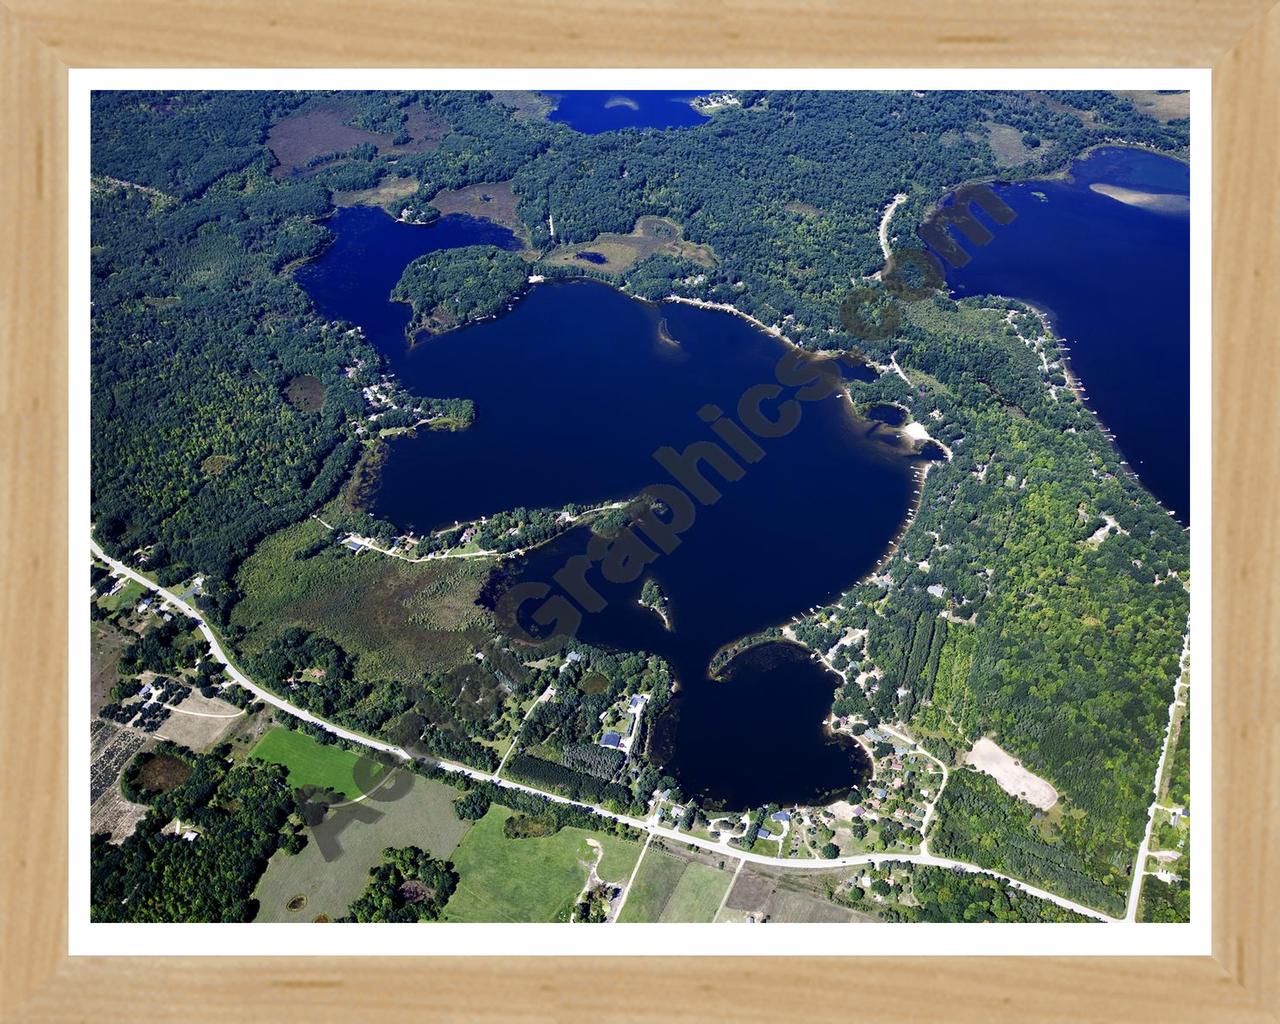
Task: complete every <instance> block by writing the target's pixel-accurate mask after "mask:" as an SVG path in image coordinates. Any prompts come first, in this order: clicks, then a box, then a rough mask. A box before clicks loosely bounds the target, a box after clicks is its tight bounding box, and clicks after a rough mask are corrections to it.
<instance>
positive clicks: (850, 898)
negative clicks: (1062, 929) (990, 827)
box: [830, 861, 1088, 924]
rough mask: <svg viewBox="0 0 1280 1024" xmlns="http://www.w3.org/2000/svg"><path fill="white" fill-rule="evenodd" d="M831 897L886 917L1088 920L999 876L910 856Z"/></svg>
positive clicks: (872, 869)
mask: <svg viewBox="0 0 1280 1024" xmlns="http://www.w3.org/2000/svg"><path fill="white" fill-rule="evenodd" d="M830 897H831V898H832V899H834V900H835V901H836V902H837V903H842V904H845V905H846V906H849V907H852V908H853V909H855V910H859V911H862V912H863V913H874V914H876V915H877V916H878V917H879V918H881V920H884V921H889V922H891V923H896V922H911V921H926V922H936V923H951V922H965V923H971V924H973V923H981V922H989V921H990V922H1003V923H1017V922H1021V923H1049V922H1052V923H1057V922H1072V923H1078V922H1083V921H1087V920H1088V919H1087V918H1084V917H1081V916H1080V915H1079V914H1077V913H1075V912H1074V911H1071V910H1067V909H1066V908H1065V907H1060V906H1058V905H1057V904H1056V903H1052V902H1050V901H1049V900H1042V899H1037V898H1036V897H1034V896H1030V895H1028V894H1027V893H1025V892H1021V891H1020V890H1018V889H1015V888H1013V886H1011V885H1008V884H1007V883H1005V882H1002V881H1001V880H1000V879H998V878H991V877H989V876H987V875H977V874H971V873H969V872H966V871H956V870H952V869H949V868H935V867H931V866H929V865H926V864H914V863H912V862H910V861H888V862H886V863H884V864H880V865H877V866H875V867H869V868H867V869H866V873H865V874H864V875H863V876H861V878H860V880H859V883H857V884H853V885H851V886H848V887H840V888H833V889H832V890H831V893H830ZM875 897H880V899H881V900H883V902H878V901H877V900H876V899H875Z"/></svg>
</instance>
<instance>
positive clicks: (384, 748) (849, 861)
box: [89, 538, 1132, 924]
mask: <svg viewBox="0 0 1280 1024" xmlns="http://www.w3.org/2000/svg"><path fill="white" fill-rule="evenodd" d="M89 545H90V548H91V549H92V551H93V554H94V557H96V558H98V559H99V560H100V561H102V562H103V563H105V564H106V565H109V566H110V567H111V568H112V569H113V570H115V571H116V572H117V573H119V574H122V575H124V576H127V577H128V578H129V579H131V580H135V581H136V582H138V583H140V584H142V585H143V586H144V587H146V588H147V589H148V590H152V591H154V592H155V593H157V594H159V595H160V597H161V598H162V599H163V600H164V601H165V603H166V604H168V605H170V606H171V607H173V608H175V609H177V610H178V611H180V612H182V614H183V615H186V616H187V617H188V618H191V619H194V620H195V621H196V623H197V626H198V628H199V630H200V632H201V633H202V634H203V635H204V637H205V639H206V640H208V641H209V650H210V653H211V654H212V655H213V657H214V658H216V659H217V660H218V661H219V662H220V663H221V664H222V665H223V666H224V667H225V668H226V671H227V675H228V676H230V677H231V679H232V680H234V681H235V683H236V684H237V685H239V686H242V687H244V688H245V689H246V690H248V691H249V692H250V693H252V694H253V695H254V696H255V697H256V698H257V699H259V700H261V701H262V702H263V703H265V704H270V705H271V706H272V707H274V708H277V709H279V710H280V711H283V712H284V713H285V714H288V715H291V716H293V717H294V718H296V719H298V720H299V721H303V722H308V723H310V724H311V725H314V726H317V727H318V728H321V729H324V730H325V731H327V732H330V733H332V734H333V735H334V736H337V737H339V738H341V739H344V740H347V741H348V742H351V743H358V744H360V745H361V746H364V747H367V748H369V749H371V750H377V751H381V752H382V753H385V754H390V755H391V756H393V757H396V758H399V759H400V760H402V761H412V760H414V756H413V755H412V754H410V753H409V752H408V751H407V750H405V749H404V748H402V747H398V746H396V745H395V744H392V743H385V742H383V741H382V740H377V739H374V738H372V737H370V736H365V735H363V734H361V733H357V732H352V731H351V730H349V729H344V728H342V726H340V725H335V724H334V723H332V722H329V721H326V720H325V719H323V718H318V717H317V716H315V715H313V714H311V712H309V711H307V710H305V709H304V708H300V707H297V706H296V705H293V704H290V703H289V702H288V701H287V700H285V699H284V698H282V697H279V696H277V695H276V694H274V693H272V692H271V691H270V690H267V689H265V688H263V687H261V686H259V685H258V684H257V683H255V682H254V681H253V680H252V679H250V678H249V677H248V676H247V675H245V674H244V673H243V672H241V671H240V670H239V669H238V668H236V666H235V665H234V664H233V663H232V662H231V659H230V658H229V657H228V656H227V653H226V651H225V650H224V649H223V647H222V643H221V642H220V641H219V639H218V637H217V635H216V634H215V633H214V631H213V629H212V628H211V627H210V626H209V624H208V623H207V622H206V621H205V619H204V616H203V615H201V614H200V612H199V611H198V610H197V609H196V608H195V607H193V606H192V605H190V604H188V603H187V602H186V601H183V600H182V599H181V598H179V597H178V596H177V595H176V594H174V593H173V592H172V591H170V590H167V589H166V588H164V587H162V586H160V585H159V584H158V583H155V582H153V581H151V580H149V579H147V577H145V576H143V575H141V574H140V573H138V572H136V571H135V570H133V569H131V568H129V567H128V566H127V565H125V564H124V563H123V562H119V561H117V560H116V559H114V558H112V557H111V556H110V555H108V554H107V553H106V552H105V551H103V550H102V548H101V547H100V546H99V545H98V543H97V541H95V540H94V539H93V538H90V540H89ZM432 761H433V763H435V764H437V765H438V766H439V767H440V768H442V769H443V770H444V771H447V772H454V773H457V774H459V775H465V776H467V777H469V778H472V779H477V780H480V781H484V782H491V783H493V784H494V785H495V786H497V787H498V788H500V789H513V790H521V791H523V792H526V793H532V794H533V795H535V796H539V797H542V798H543V799H546V800H551V801H553V802H555V803H561V804H572V805H574V806H577V807H586V808H587V809H588V810H590V811H592V812H594V813H595V814H598V815H600V816H601V817H603V818H609V819H612V820H613V821H618V822H621V823H623V824H625V825H629V826H631V827H632V828H634V829H636V830H638V831H641V832H645V833H648V835H649V836H650V837H651V838H652V837H654V836H657V837H660V838H663V839H669V840H671V841H672V842H676V843H684V844H686V845H689V846H696V847H698V848H700V849H703V850H710V851H712V852H715V853H722V854H724V855H725V856H727V857H733V858H734V859H737V860H743V861H750V862H751V863H753V864H761V865H766V866H769V867H776V868H787V869H789V870H797V871H823V870H831V869H834V868H848V867H859V866H866V865H869V866H876V865H880V864H886V863H890V862H895V861H897V862H908V863H912V864H927V865H930V866H932V867H939V868H950V869H954V870H958V871H964V872H966V873H968V874H973V875H987V876H989V877H992V878H998V879H1000V880H1001V881H1002V882H1004V883H1005V884H1006V885H1009V886H1011V887H1012V888H1015V889H1018V890H1020V891H1022V892H1025V893H1027V894H1028V895H1031V896H1035V897H1037V898H1038V899H1042V900H1048V901H1049V902H1051V903H1056V904H1057V905H1058V906H1060V907H1064V908H1065V909H1067V910H1071V911H1074V912H1075V913H1077V914H1080V915H1082V916H1084V917H1088V918H1091V919H1093V920H1095V921H1104V922H1107V923H1109V924H1113V923H1118V922H1119V921H1120V919H1118V918H1114V917H1110V916H1108V915H1106V914H1104V913H1102V912H1101V911H1099V910H1095V909H1094V908H1092V907H1086V906H1084V905H1083V904H1080V903H1076V902H1074V901H1073V900H1069V899H1066V898H1065V897H1062V896H1058V895H1057V894H1055V893H1052V892H1049V891H1047V890H1045V889H1040V888H1038V887H1036V886H1034V885H1030V884H1028V883H1027V882H1024V881H1022V880H1021V879H1018V878H1013V877H1011V876H1009V875H1005V874H1001V873H1000V872H998V871H992V870H991V869H990V868H984V867H981V866H979V865H977V864H969V863H966V862H964V861H958V860H951V859H950V858H948V857H937V856H934V855H933V854H930V853H927V852H922V853H865V854H857V855H855V856H850V857H834V858H831V859H829V860H822V859H816V858H815V859H812V860H788V859H787V858H784V857H767V856H765V855H764V854H760V853H752V852H751V851H750V850H742V849H739V848H737V847H734V846H730V845H729V844H728V843H727V842H714V841H712V840H710V839H702V838H700V837H698V836H691V835H687V834H686V833H683V832H678V831H676V830H675V829H670V828H664V827H662V826H661V825H657V824H655V823H654V822H652V821H647V820H644V819H641V818H633V817H631V816H630V815H626V814H618V813H615V812H614V811H610V810H608V809H607V808H604V807H599V806H596V805H592V804H583V803H581V802H580V801H577V800H570V799H569V798H568V797H563V796H559V795H558V794H556V793H548V792H546V791H544V790H541V789H536V788H534V787H533V786H526V785H524V784H523V783H519V782H512V781H510V780H509V779H500V778H498V776H497V775H494V774H491V773H489V772H484V771H480V770H479V769H476V768H469V767H467V766H466V765H462V764H455V763H453V762H450V761H441V760H439V759H438V758H434V757H433V758H432ZM930 809H931V810H932V808H930ZM925 849H926V850H927V847H925ZM1130 920H1132V918H1130Z"/></svg>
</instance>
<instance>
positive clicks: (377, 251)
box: [72, 72, 1207, 944]
mask: <svg viewBox="0 0 1280 1024" xmlns="http://www.w3.org/2000/svg"><path fill="white" fill-rule="evenodd" d="M553 78H554V76H553V75H551V74H550V73H548V75H547V84H548V85H549V86H554V85H555V82H554V81H553V80H552V79H553ZM700 84H706V85H708V86H712V87H714V86H716V85H717V82H716V81H715V79H714V73H713V72H709V73H708V79H707V81H706V82H705V83H700ZM89 143H90V145H89V164H90V180H89V181H83V179H81V180H80V181H79V182H78V183H77V182H75V181H74V180H73V187H75V188H81V189H87V190H88V192H89V199H88V201H87V203H86V206H87V208H88V210H89V218H90V220H89V249H90V251H89V252H88V253H84V252H83V251H82V252H81V253H80V254H79V255H80V260H79V263H80V265H82V266H83V267H85V268H86V270H87V273H88V276H89V285H88V298H89V304H88V308H89V314H88V315H89V320H90V322H89V325H88V337H89V351H88V352H87V353H84V355H83V357H82V361H84V362H87V363H88V365H89V380H90V384H89V394H90V396H91V401H90V409H89V410H88V412H89V430H88V435H89V438H90V441H89V444H90V454H89V465H90V468H91V484H90V491H91V494H90V519H91V522H90V523H88V524H86V525H85V526H82V527H80V528H78V529H79V530H80V531H83V530H84V529H86V528H87V529H88V531H89V536H87V537H85V538H84V540H83V541H78V542H76V541H74V540H73V543H87V546H88V548H89V551H88V555H89V582H90V585H91V586H90V593H89V603H88V615H87V618H88V620H89V622H88V623H87V624H84V625H82V626H81V627H80V632H81V634H83V632H84V631H85V629H86V626H87V630H88V632H89V634H90V639H89V645H88V648H89V657H88V660H87V663H86V664H85V667H84V671H85V674H86V675H87V678H86V679H82V680H80V681H79V682H78V684H77V685H79V686H80V687H82V688H81V689H80V690H79V691H78V692H79V694H80V697H79V698H78V699H77V700H76V702H75V704H74V706H73V721H72V739H73V742H76V743H80V744H84V743H87V745H88V758H87V761H88V765H89V778H87V779H85V778H82V777H80V778H78V779H76V780H74V781H73V788H74V786H80V787H81V789H82V791H87V807H88V810H87V819H88V820H85V819H84V817H75V818H73V820H72V829H73V831H74V832H76V833H78V834H80V835H81V836H82V837H83V834H84V829H86V828H87V829H89V835H90V837H91V838H89V840H88V846H89V863H88V864H87V865H86V870H87V871H88V873H89V884H88V887H87V891H88V896H89V906H88V907H85V908H84V912H85V916H86V918H87V920H88V921H89V922H92V923H175V924H176V923H188V922H218V923H231V922H239V923H247V922H253V923H294V924H308V925H310V924H317V925H318V924H323V923H329V922H333V923H339V922H346V923H368V922H400V923H439V924H442V925H445V924H448V923H451V922H471V923H484V924H495V925H496V924H510V923H526V922H529V923H543V924H552V923H562V924H589V923H592V924H607V925H615V924H620V925H626V924H629V923H645V922H647V923H663V924H672V923H684V924H693V923H701V924H707V925H712V924H728V923H739V924H742V923H752V924H777V923H781V924H786V923H802V922H808V923H829V924H832V925H841V924H843V925H853V924H865V925H869V926H870V925H877V924H890V925H892V924H911V923H969V924H976V923H991V924H1029V923H1039V924H1046V923H1055V924H1056V923H1060V924H1069V923H1071V924H1121V925H1124V924H1135V923H1146V922H1160V923H1166V924H1168V923H1188V922H1190V920H1191V902H1192V901H1191V856H1190V847H1191V842H1190V836H1191V808H1190V793H1191V757H1190V744H1191V729H1190V682H1191V648H1192V644H1191V632H1190V605H1191V533H1190V529H1191V514H1190V513H1191V507H1192V494H1193V492H1194V490H1195V489H1194V488H1193V485H1192V474H1191V448H1192V430H1191V402H1190V400H1189V394H1190V388H1191V383H1192V371H1191V365H1192V359H1191V315H1190V296H1191V291H1192V274H1191V232H1190V221H1191V211H1190V206H1191V203H1190V181H1191V157H1190V151H1191V150H1190V147H1191V116H1190V94H1189V93H1188V92H1186V91H1181V92H1174V91H1165V90H1148V91H1028V90H1006V91H972V90H959V89H948V90H914V91H913V90H902V91H872V90H861V89H859V90H809V91H778V90H773V91H762V90H754V91H753V90H730V89H723V88H708V89H694V90H687V91H656V90H652V89H640V90H630V91H626V90H621V91H584V90H575V91H559V90H556V89H553V88H552V89H548V90H546V91H532V90H529V91H513V90H493V91H460V90H445V91H413V90H404V91H389V90H376V91H346V90H334V91H323V92H321V91H285V90H274V91H272V90H259V91H250V90H237V89H230V90H228V89H219V90H211V91H195V90H168V91H137V90H98V91H95V92H93V93H92V99H91V104H90V123H89ZM1197 188H1199V186H1197ZM80 195H81V196H82V197H83V196H84V192H83V191H82V192H81V193H80ZM1197 209H1199V207H1197ZM85 257H87V259H86V258H85ZM72 266H73V268H75V267H76V266H77V256H76V253H74V252H73V253H72ZM1196 507H1197V514H1199V507H1200V506H1199V504H1198V503H1197V506H1196ZM1206 521H1207V520H1206ZM79 535H80V536H83V533H80V534H79ZM84 554H85V553H84V549H82V548H77V550H75V551H74V564H77V565H79V564H83V563H82V562H81V561H80V559H82V558H83V557H84ZM1197 566H1198V571H1199V563H1197ZM1197 583H1198V585H1199V584H1205V583H1207V580H1199V581H1197ZM76 589H78V588H76ZM83 600H84V595H83V591H79V593H78V594H76V595H73V598H72V601H73V606H74V607H73V614H76V615H82V614H83V605H82V604H81V603H80V602H82V601H83ZM83 621H84V620H83V619H81V622H82V623H83ZM1199 635H1200V633H1199V632H1197V636H1199ZM1206 681H1207V680H1206ZM86 697H87V699H88V707H87V708H86V707H85V706H84V703H83V702H84V700H85V699H86ZM1206 699H1207V698H1206ZM1205 708H1206V710H1207V704H1206V706H1205ZM86 715H87V721H86ZM86 727H87V730H88V734H87V736H86V734H85V729H86ZM1199 729H1200V725H1199V720H1197V730H1198V731H1199ZM1205 767H1206V768H1207V764H1206V765H1205ZM1199 770H1200V769H1199V766H1198V767H1197V771H1199ZM76 774H77V775H80V773H79V772H77V773H76ZM1202 810H1205V811H1207V806H1206V807H1205V808H1202ZM1197 913H1199V912H1197ZM187 931H189V929H188V930H187ZM245 931H246V932H252V933H253V934H254V935H258V934H265V931H260V930H258V929H245ZM321 931H324V932H325V933H326V934H329V933H333V932H343V931H344V930H343V929H322V930H321ZM353 931H354V929H353ZM369 931H370V930H368V929H363V930H359V935H360V936H362V937H363V936H367V935H368V934H369ZM373 931H375V932H376V931H377V930H376V929H374V930H373ZM411 931H412V934H415V935H416V934H419V933H420V931H419V930H411ZM427 931H428V932H430V931H431V930H430V929H428V930H427ZM445 931H448V932H450V934H452V935H456V934H458V933H462V932H466V931H467V930H466V929H453V930H450V929H445ZM625 931H626V930H625V929H624V932H625ZM631 931H632V932H633V933H638V932H643V931H644V930H643V929H633V930H631ZM771 931H774V930H765V931H764V932H759V931H757V930H748V931H747V932H744V934H749V935H752V936H754V935H756V934H766V933H769V932H771ZM778 931H779V934H781V931H780V930H778ZM925 931H928V929H926V930H925ZM977 931H979V932H981V934H983V935H985V934H987V932H988V930H987V929H978V930H977ZM996 931H997V932H999V931H1000V930H998V929H997V930H996ZM1051 931H1052V932H1053V934H1055V935H1056V934H1058V933H1059V930H1058V929H1052V930H1051ZM1067 931H1068V932H1071V933H1076V934H1081V935H1084V934H1094V933H1095V932H1096V929H1095V930H1085V931H1083V932H1082V931H1079V930H1071V929H1068V930H1067ZM1159 931H1160V929H1150V928H1146V929H1136V930H1135V932H1134V934H1151V933H1153V932H1159ZM553 932H554V934H556V935H559V934H562V933H561V932H560V931H559V930H553ZM886 932H888V933H896V932H897V930H896V929H892V928H889V929H884V928H881V929H879V931H878V932H861V933H860V934H863V935H870V936H873V937H874V935H876V934H883V933H886ZM307 934H310V931H308V932H307ZM397 934H400V933H399V932H397ZM434 934H437V935H442V934H443V932H435V933H434ZM572 934H575V935H576V934H577V933H576V932H573V933H572ZM584 934H587V933H584ZM590 934H597V933H590ZM609 934H612V933H609ZM699 934H708V935H717V934H718V935H732V934H734V932H733V930H729V929H717V930H714V931H712V932H706V933H702V932H699ZM822 934H824V935H825V934H827V932H826V931H825V930H824V931H823V932H822ZM919 934H920V930H919V929H913V930H911V936H912V938H913V939H914V938H915V937H917V936H918V935H919ZM1013 934H1017V933H1016V932H1014V933H1013ZM710 941H711V943H712V944H714V942H715V939H714V938H712V939H711V940H710ZM872 941H874V938H873V940H872Z"/></svg>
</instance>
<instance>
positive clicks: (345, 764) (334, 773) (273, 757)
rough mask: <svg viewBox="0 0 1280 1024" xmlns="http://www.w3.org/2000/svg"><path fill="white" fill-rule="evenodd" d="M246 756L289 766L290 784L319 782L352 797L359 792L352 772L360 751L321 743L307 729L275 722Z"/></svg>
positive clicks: (309, 784) (317, 783)
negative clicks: (287, 727) (305, 730)
mask: <svg viewBox="0 0 1280 1024" xmlns="http://www.w3.org/2000/svg"><path fill="white" fill-rule="evenodd" d="M249 756H250V757H260V758H262V760H264V761H269V762H270V763H272V764H282V765H284V766H285V767H286V768H288V769H289V785H291V786H321V787H323V788H326V789H332V790H334V791H335V792H338V793H342V794H343V795H345V796H347V797H349V798H351V799H353V800H354V799H355V798H356V797H358V796H360V795H361V793H360V787H359V786H357V785H356V780H355V774H354V772H355V766H356V762H357V761H359V760H360V757H359V755H358V754H353V753H352V752H351V751H350V750H344V749H343V748H342V747H338V746H324V745H322V744H320V743H317V742H316V741H315V740H313V739H312V738H311V737H310V736H308V735H307V734H306V733H301V732H294V731H293V730H292V729H286V728H284V726H276V727H275V728H274V729H272V730H271V731H270V732H268V733H267V734H266V735H265V736H263V737H262V739H260V740H258V742H257V745H256V746H254V748H253V749H252V750H251V751H249Z"/></svg>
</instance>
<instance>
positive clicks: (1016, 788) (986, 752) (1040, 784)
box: [964, 736, 1058, 811]
mask: <svg viewBox="0 0 1280 1024" xmlns="http://www.w3.org/2000/svg"><path fill="white" fill-rule="evenodd" d="M964 763H965V764H971V765H973V766H974V767H975V768H977V769H978V771H980V772H986V773H987V774H988V775H990V776H991V777H992V778H993V779H995V780H996V782H998V783H999V784H1000V788H1001V789H1003V790H1004V791H1005V792H1006V793H1008V794H1009V795H1010V796H1016V797H1017V798H1018V799H1020V800H1025V801H1026V802H1027V803H1029V804H1031V805H1032V806H1033V807H1039V808H1040V809H1041V810H1042V811H1047V810H1048V809H1049V808H1050V807H1052V806H1053V805H1054V804H1056V803H1057V802H1058V791H1057V790H1056V789H1054V788H1053V786H1052V785H1050V784H1049V783H1048V782H1046V781H1045V780H1044V779H1042V778H1040V776H1039V775H1036V774H1034V773H1033V772H1029V771H1027V769H1025V768H1023V767H1022V765H1021V764H1020V763H1019V762H1017V761H1015V760H1014V759H1013V757H1012V756H1011V755H1009V754H1007V753H1005V751H1003V750H1001V749H1000V747H999V746H997V745H996V744H995V743H994V742H993V741H991V740H989V739H987V738H986V737H985V736H984V737H983V738H982V739H980V740H978V742H976V743H975V744H974V745H973V749H972V750H970V751H969V753H967V754H966V755H965V758H964Z"/></svg>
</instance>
